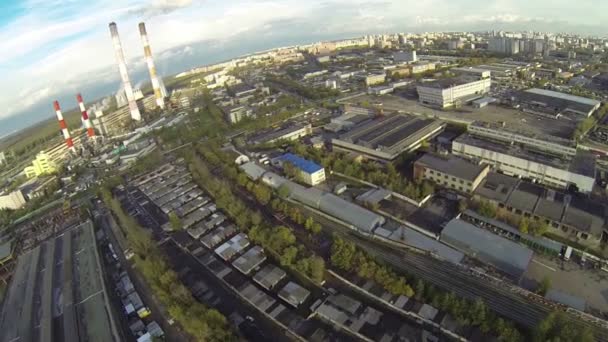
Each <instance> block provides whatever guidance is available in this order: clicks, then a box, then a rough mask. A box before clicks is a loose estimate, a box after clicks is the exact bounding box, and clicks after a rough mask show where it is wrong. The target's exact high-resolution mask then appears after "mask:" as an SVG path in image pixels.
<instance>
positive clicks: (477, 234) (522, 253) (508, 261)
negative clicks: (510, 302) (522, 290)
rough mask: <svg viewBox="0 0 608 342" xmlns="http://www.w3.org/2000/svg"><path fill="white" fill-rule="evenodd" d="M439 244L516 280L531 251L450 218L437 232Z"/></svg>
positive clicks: (531, 254) (523, 268) (524, 270)
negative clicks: (447, 246) (445, 245)
mask: <svg viewBox="0 0 608 342" xmlns="http://www.w3.org/2000/svg"><path fill="white" fill-rule="evenodd" d="M441 241H442V242H443V243H445V244H447V245H449V246H452V247H454V248H456V249H458V250H460V251H462V252H463V253H465V254H468V255H471V256H473V257H474V258H476V259H479V260H480V261H482V262H485V263H487V264H490V265H492V266H494V267H495V268H496V269H498V270H500V271H502V272H504V273H506V274H507V275H509V276H511V277H512V278H513V279H515V280H517V281H519V280H520V279H521V277H522V276H523V274H524V273H525V272H526V270H527V269H528V265H529V264H530V261H532V256H533V254H534V253H533V252H532V250H530V249H528V248H527V247H524V246H522V245H520V244H518V243H515V242H513V241H510V240H507V239H505V238H503V237H501V236H498V235H495V234H493V233H491V232H489V231H487V230H484V229H481V228H478V227H475V226H474V225H472V224H470V223H468V222H465V221H463V220H460V219H458V218H455V219H452V220H451V221H450V222H448V224H447V225H446V226H445V228H444V229H443V231H442V232H441Z"/></svg>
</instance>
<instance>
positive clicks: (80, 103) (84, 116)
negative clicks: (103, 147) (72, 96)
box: [76, 93, 95, 140]
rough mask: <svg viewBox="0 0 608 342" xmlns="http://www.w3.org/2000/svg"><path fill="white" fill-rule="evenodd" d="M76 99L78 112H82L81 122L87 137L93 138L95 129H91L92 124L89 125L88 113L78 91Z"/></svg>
mask: <svg viewBox="0 0 608 342" xmlns="http://www.w3.org/2000/svg"><path fill="white" fill-rule="evenodd" d="M76 100H78V107H80V112H81V113H82V122H83V123H84V128H86V130H87V137H89V140H92V139H94V138H95V130H94V129H93V125H91V120H89V114H87V109H86V108H85V107H84V101H82V95H80V93H79V94H77V95H76Z"/></svg>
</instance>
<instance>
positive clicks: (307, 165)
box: [278, 153, 323, 173]
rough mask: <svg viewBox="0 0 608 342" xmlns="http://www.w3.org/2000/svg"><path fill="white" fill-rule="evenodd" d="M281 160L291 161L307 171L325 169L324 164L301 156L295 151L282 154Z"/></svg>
mask: <svg viewBox="0 0 608 342" xmlns="http://www.w3.org/2000/svg"><path fill="white" fill-rule="evenodd" d="M278 159H279V161H280V162H281V164H282V163H284V162H289V163H291V164H293V166H295V167H296V168H298V169H300V170H302V171H304V172H306V173H315V172H317V171H319V170H322V169H323V166H321V165H318V164H317V163H315V162H312V161H310V160H308V159H304V158H302V157H300V156H297V155H295V154H293V153H285V154H284V155H282V156H280V157H279V158H278Z"/></svg>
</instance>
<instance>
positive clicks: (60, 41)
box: [0, 0, 608, 118]
mask: <svg viewBox="0 0 608 342" xmlns="http://www.w3.org/2000/svg"><path fill="white" fill-rule="evenodd" d="M25 7H26V8H28V11H27V13H26V14H25V15H23V16H21V17H19V18H18V19H16V20H15V21H13V22H12V23H11V24H10V25H5V26H2V27H1V28H0V51H2V54H0V69H1V70H2V72H3V77H4V79H3V82H1V83H0V94H2V96H1V97H0V108H3V109H4V110H3V111H1V112H0V118H1V117H6V116H9V115H14V114H15V113H18V112H20V111H23V110H24V109H27V108H29V107H31V106H33V105H35V104H36V103H37V101H38V102H39V101H44V100H47V99H46V98H45V96H55V95H56V94H59V93H61V92H66V91H73V90H75V89H77V88H78V87H79V86H81V85H86V84H90V83H92V82H95V81H96V80H98V81H102V82H107V81H111V80H117V79H118V72H117V70H116V67H115V59H114V52H113V51H112V46H111V42H110V37H109V32H108V28H107V24H108V22H110V21H116V22H117V24H118V28H119V32H120V34H121V40H122V44H123V48H124V50H125V51H124V52H125V55H126V57H127V58H128V59H129V60H130V62H129V68H130V70H133V68H137V67H142V63H143V59H142V58H141V56H142V55H143V48H142V46H141V42H140V38H139V34H138V30H137V23H138V22H139V21H141V20H145V21H146V24H147V29H148V35H149V38H150V42H151V45H152V51H153V53H154V54H155V56H156V58H157V60H159V63H160V61H161V60H162V61H165V62H166V61H168V60H170V59H172V58H174V57H176V56H178V55H183V56H192V55H196V54H197V53H200V50H197V49H198V45H195V43H197V42H200V41H208V40H209V41H213V42H215V43H217V44H223V43H224V42H226V41H229V40H231V39H237V38H236V37H239V36H241V35H243V34H247V37H249V38H250V39H258V40H260V41H262V40H264V39H273V36H277V35H288V34H297V35H298V36H306V35H307V34H308V35H311V34H317V35H325V36H328V37H329V36H331V35H344V34H351V33H352V34H353V35H354V34H360V33H363V32H388V31H391V30H395V31H403V30H419V31H420V30H425V31H430V30H433V29H450V28H452V27H458V28H466V27H487V28H488V29H489V28H491V27H492V25H493V24H497V25H498V24H501V25H505V26H506V25H516V24H521V25H526V24H530V25H532V24H537V23H543V24H552V23H556V22H558V21H564V20H566V21H567V20H570V19H572V18H574V19H576V18H579V17H580V18H583V16H582V15H579V16H573V15H572V14H575V13H576V14H579V13H583V12H586V13H588V14H587V16H588V18H587V19H583V20H587V21H589V22H593V18H598V16H599V14H597V13H602V12H604V13H605V11H606V9H608V6H607V3H605V2H600V1H599V0H589V1H585V2H578V3H576V4H572V3H571V2H570V1H567V0H551V1H549V0H538V1H529V0H527V1H524V0H497V1H493V2H491V3H488V2H481V1H479V0H462V1H460V0H459V1H453V0H419V1H415V2H411V1H407V2H406V1H402V0H324V1H297V0H259V1H258V0H222V1H207V0H121V1H115V0H87V1H86V2H85V1H84V0H82V1H80V0H28V1H26V2H25ZM567 7H571V9H572V10H568V9H564V8H567ZM169 13H170V14H169ZM594 13H595V14H594ZM536 15H542V17H537V16H536ZM577 20H581V19H577ZM554 25H555V24H554ZM558 28H559V29H561V28H562V25H560V27H558ZM257 32H261V34H259V35H256V33H257ZM244 43H250V42H244ZM193 46H195V47H196V48H193ZM117 86H118V83H117ZM22 94H30V95H29V96H28V97H27V98H24V97H23V96H22Z"/></svg>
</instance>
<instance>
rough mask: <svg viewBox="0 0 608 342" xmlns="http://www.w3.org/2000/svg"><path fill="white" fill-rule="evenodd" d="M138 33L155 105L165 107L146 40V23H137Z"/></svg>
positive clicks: (148, 43) (148, 42)
mask: <svg viewBox="0 0 608 342" xmlns="http://www.w3.org/2000/svg"><path fill="white" fill-rule="evenodd" d="M139 34H140V36H141V42H142V44H143V45H144V57H145V59H146V64H147V65H148V72H149V73H150V81H151V82H152V89H153V90H154V97H155V98H156V105H157V106H158V107H159V108H161V109H163V108H165V99H164V96H166V94H163V92H162V91H161V83H160V82H159V78H158V75H157V74H156V67H155V66H154V59H153V58H152V50H151V49H150V41H149V40H148V33H147V32H146V24H144V23H139Z"/></svg>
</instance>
